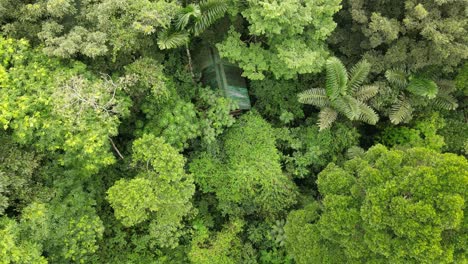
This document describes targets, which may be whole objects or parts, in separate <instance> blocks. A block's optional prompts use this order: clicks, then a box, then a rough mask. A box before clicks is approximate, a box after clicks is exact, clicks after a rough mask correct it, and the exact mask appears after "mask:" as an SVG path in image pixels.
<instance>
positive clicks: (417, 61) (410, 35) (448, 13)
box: [330, 0, 468, 73]
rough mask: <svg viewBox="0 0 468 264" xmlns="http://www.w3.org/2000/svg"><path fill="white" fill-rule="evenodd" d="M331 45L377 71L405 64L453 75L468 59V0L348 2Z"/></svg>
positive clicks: (344, 4)
mask: <svg viewBox="0 0 468 264" xmlns="http://www.w3.org/2000/svg"><path fill="white" fill-rule="evenodd" d="M343 6H344V8H343V10H342V11H341V12H340V13H339V15H338V16H337V22H338V24H339V27H338V28H337V30H336V31H335V32H334V34H333V36H332V37H331V38H330V43H332V45H333V47H336V50H339V51H340V52H341V53H342V54H344V55H345V56H346V57H348V58H353V59H354V60H357V59H360V58H361V57H362V56H364V58H365V59H367V60H368V61H369V62H370V63H372V65H373V67H372V71H374V72H379V73H383V72H385V70H388V69H390V68H395V67H399V66H402V65H404V66H406V67H408V69H409V70H410V71H413V72H416V71H419V70H421V69H425V68H430V67H433V68H435V69H437V71H439V72H452V71H453V70H454V69H456V67H457V66H458V65H460V64H461V63H463V61H464V60H466V59H467V58H468V34H467V33H468V32H467V23H468V18H467V16H466V8H467V5H466V1H465V0H453V1H445V0H444V1H440V0H423V1H416V0H404V1H387V0H376V1H365V0H345V1H343Z"/></svg>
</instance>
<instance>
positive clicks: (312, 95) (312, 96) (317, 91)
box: [298, 88, 330, 108]
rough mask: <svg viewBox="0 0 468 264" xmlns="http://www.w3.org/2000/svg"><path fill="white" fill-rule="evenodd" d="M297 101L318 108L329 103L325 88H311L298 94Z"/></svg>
mask: <svg viewBox="0 0 468 264" xmlns="http://www.w3.org/2000/svg"><path fill="white" fill-rule="evenodd" d="M298 101H299V102H300V103H302V104H310V105H314V106H317V107H319V108H322V107H326V106H328V105H330V101H329V100H328V97H327V94H326V92H325V89H322V88H313V89H309V90H306V91H304V92H302V93H299V94H298Z"/></svg>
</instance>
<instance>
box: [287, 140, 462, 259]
mask: <svg viewBox="0 0 468 264" xmlns="http://www.w3.org/2000/svg"><path fill="white" fill-rule="evenodd" d="M317 185H318V188H319V191H320V195H321V197H322V201H321V202H320V203H319V204H318V203H315V202H314V203H311V204H310V205H309V206H307V207H306V208H305V209H303V210H298V211H293V212H291V213H290V215H289V217H288V222H287V224H286V227H285V230H286V235H287V248H288V249H289V250H290V252H291V254H292V255H293V257H294V258H295V260H296V261H297V262H298V263H315V262H316V261H317V260H328V261H325V262H323V263H373V262H385V263H387V262H388V263H457V262H463V261H465V260H466V237H467V233H468V227H467V226H466V215H467V212H468V211H467V207H466V206H465V205H466V202H467V200H468V188H467V186H468V162H467V160H466V159H465V158H464V157H461V156H456V155H454V154H440V153H437V152H435V151H432V150H428V149H424V148H413V149H407V150H401V151H400V150H388V149H386V148H385V147H384V146H382V145H377V146H374V147H372V148H371V149H369V150H368V151H367V152H366V153H365V154H364V155H361V156H360V157H356V158H353V159H352V160H349V161H347V162H345V164H344V166H341V167H340V166H337V165H335V164H330V165H329V166H328V167H327V168H326V169H325V170H323V171H322V172H321V173H320V174H319V177H318V180H317ZM299 230H301V232H298V231H299ZM302 230H303V231H302ZM460 241H464V242H460Z"/></svg>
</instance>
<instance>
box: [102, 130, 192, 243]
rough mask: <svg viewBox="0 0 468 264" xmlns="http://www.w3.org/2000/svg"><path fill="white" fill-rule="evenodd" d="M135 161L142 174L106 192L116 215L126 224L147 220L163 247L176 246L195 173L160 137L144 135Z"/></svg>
mask: <svg viewBox="0 0 468 264" xmlns="http://www.w3.org/2000/svg"><path fill="white" fill-rule="evenodd" d="M133 151H134V152H133V164H134V166H136V167H137V168H138V171H139V174H138V175H137V177H136V178H134V179H131V180H126V179H121V180H119V181H117V182H116V183H115V184H114V186H112V187H111V188H110V189H109V190H108V191H107V200H108V201H109V203H110V204H111V206H112V208H113V209H114V215H115V217H116V218H117V219H118V220H120V221H121V222H122V224H124V225H125V226H128V227H132V226H136V225H138V224H140V223H143V222H145V221H150V222H149V223H148V225H147V228H148V231H149V233H150V237H151V239H152V240H154V242H155V243H156V244H158V245H159V246H161V247H175V246H177V244H178V237H179V236H180V235H181V234H180V232H179V228H180V227H181V222H182V220H183V218H184V217H186V216H187V215H188V214H189V212H190V211H191V210H192V203H191V198H192V195H193V193H194V192H195V186H194V184H193V180H192V176H191V175H190V174H186V173H185V171H184V163H185V159H184V157H183V156H182V155H181V154H179V153H178V152H177V150H175V149H174V148H173V147H171V146H170V145H169V144H167V143H165V142H164V140H163V139H162V138H160V137H155V136H153V135H151V134H145V135H143V136H142V137H141V138H139V139H137V140H136V141H135V142H134V143H133Z"/></svg>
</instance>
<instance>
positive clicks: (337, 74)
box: [325, 57, 348, 101]
mask: <svg viewBox="0 0 468 264" xmlns="http://www.w3.org/2000/svg"><path fill="white" fill-rule="evenodd" d="M325 67H326V71H327V80H326V84H325V88H326V91H327V95H328V97H329V98H330V100H331V101H333V100H335V99H336V98H338V96H340V95H344V94H345V93H346V84H347V82H348V73H347V71H346V68H345V66H344V65H343V63H342V62H341V61H340V60H339V59H338V58H335V57H332V58H329V59H328V60H327V63H326V65H325Z"/></svg>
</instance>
